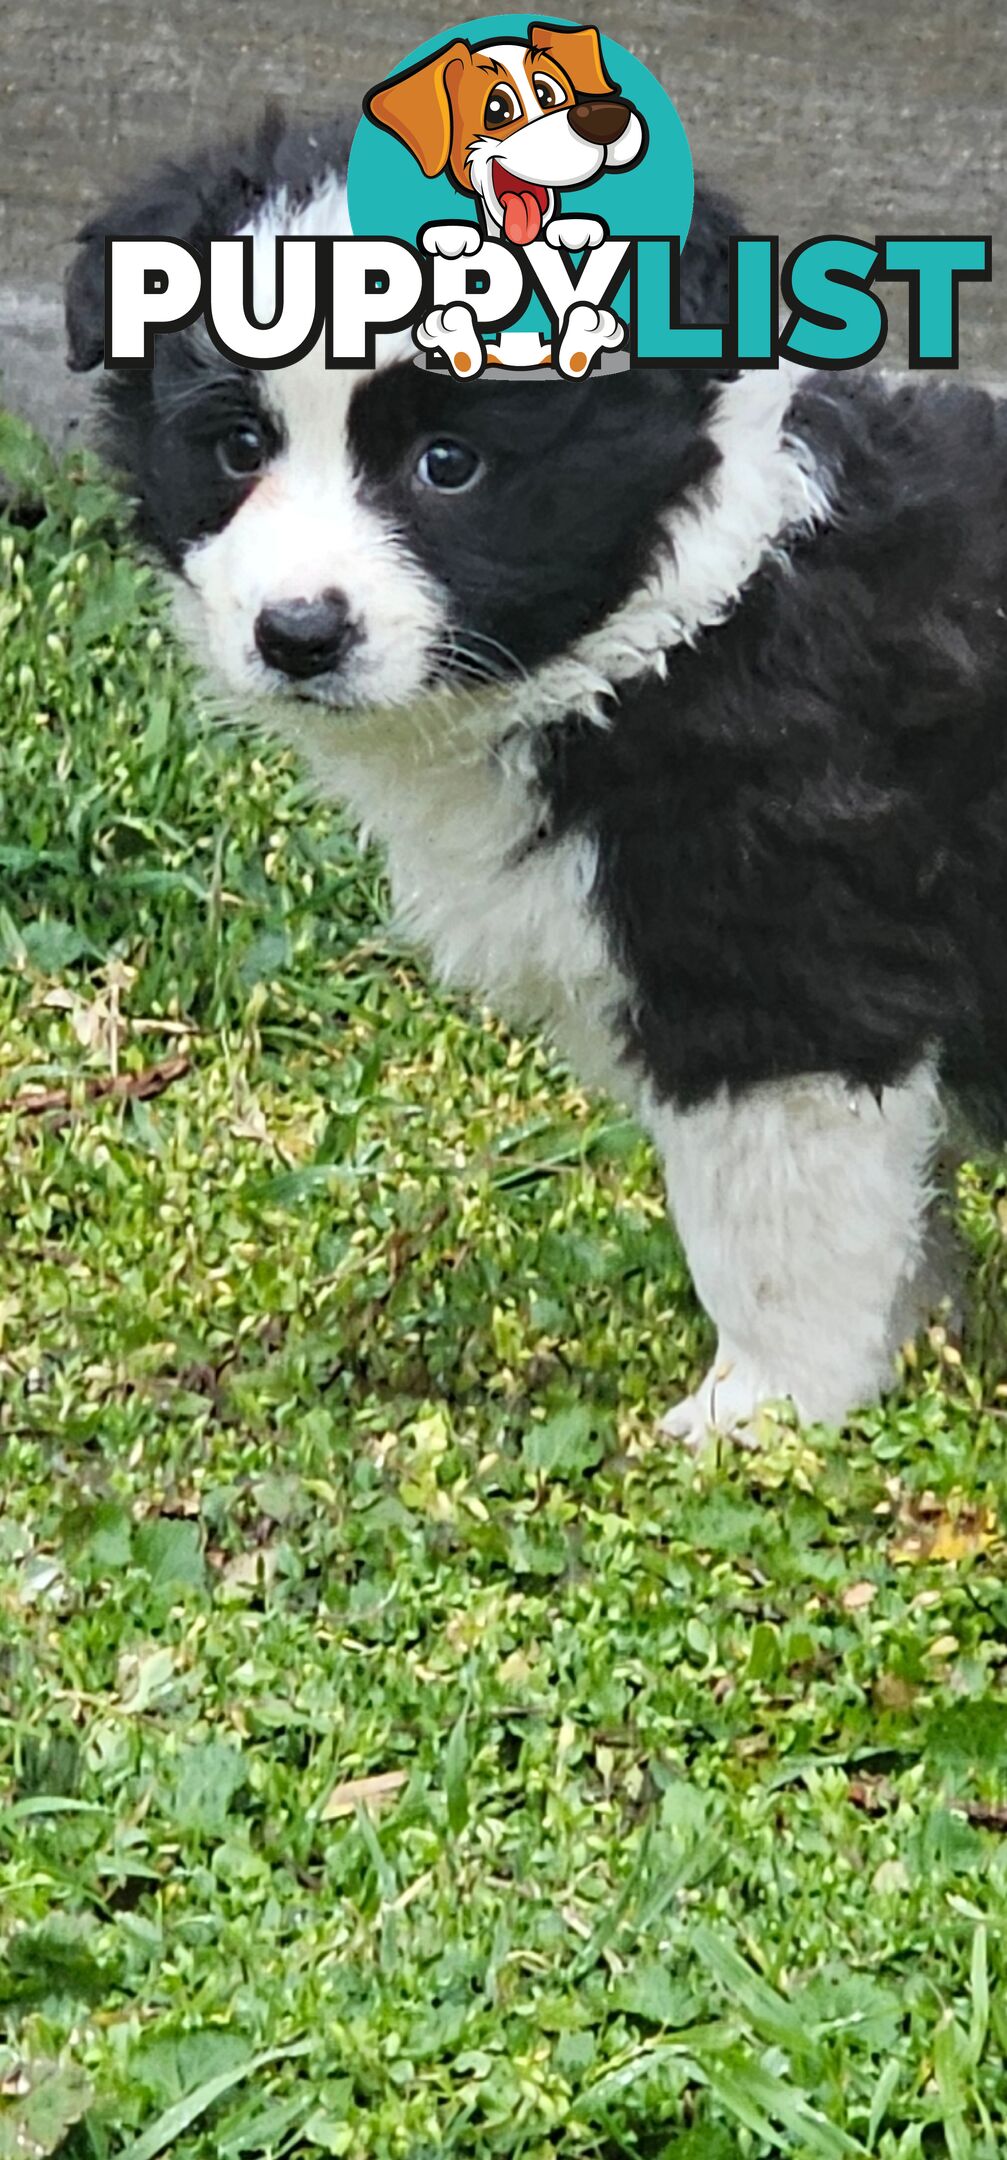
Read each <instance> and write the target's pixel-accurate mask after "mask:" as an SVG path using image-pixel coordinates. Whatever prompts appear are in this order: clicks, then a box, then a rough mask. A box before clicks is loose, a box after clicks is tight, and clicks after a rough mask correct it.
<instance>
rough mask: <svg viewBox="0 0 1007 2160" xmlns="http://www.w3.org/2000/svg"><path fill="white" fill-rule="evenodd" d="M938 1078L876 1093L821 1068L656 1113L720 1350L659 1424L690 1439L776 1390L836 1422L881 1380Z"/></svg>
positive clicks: (912, 1273) (899, 1319)
mask: <svg viewBox="0 0 1007 2160" xmlns="http://www.w3.org/2000/svg"><path fill="white" fill-rule="evenodd" d="M941 1122H942V1119H941V1108H940V1100H939V1095H938V1089H937V1082H936V1078H935V1076H934V1073H933V1071H932V1069H931V1067H930V1066H929V1064H926V1063H921V1064H920V1065H918V1066H916V1067H915V1069H914V1070H913V1072H912V1073H911V1074H910V1075H909V1077H908V1078H907V1079H906V1081H905V1082H904V1083H903V1084H901V1085H900V1086H898V1087H891V1088H885V1089H884V1091H883V1093H882V1094H881V1096H880V1099H879V1098H877V1097H875V1096H874V1095H873V1094H872V1093H871V1092H870V1090H868V1089H860V1088H858V1089H855V1090H851V1089H849V1088H848V1087H847V1086H846V1085H845V1083H844V1082H843V1081H841V1080H840V1079H838V1078H833V1077H830V1076H813V1077H809V1078H807V1079H798V1080H792V1081H787V1082H774V1083H772V1084H767V1085H764V1086H760V1087H758V1088H755V1089H752V1090H750V1091H749V1092H747V1093H746V1094H743V1095H740V1096H734V1097H732V1096H730V1095H729V1094H728V1093H727V1092H726V1090H725V1091H723V1092H721V1093H720V1094H719V1095H717V1096H716V1097H714V1098H713V1099H712V1100H711V1101H709V1102H707V1103H703V1104H701V1105H700V1106H699V1107H698V1108H696V1109H694V1110H689V1111H686V1112H684V1113H677V1112H674V1111H672V1110H669V1109H667V1108H663V1109H662V1108H657V1109H655V1111H654V1112H653V1114H652V1116H651V1117H650V1119H649V1123H650V1126H651V1130H652V1131H653V1133H654V1136H655V1138H656V1140H657V1142H658V1145H659V1146H660V1148H661V1150H662V1153H663V1156H664V1163H665V1170H666V1174H667V1179H668V1193H669V1199H670V1202H671V1207H672V1212H673V1214H674V1216H675V1220H676V1223H677V1226H678V1230H679V1234H680V1236H681V1239H682V1242H683V1245H684V1247H685V1252H686V1257H687V1259H688V1262H689V1265H690V1268H691V1269H692V1275H693V1280H694V1282H695V1285H696V1290H697V1292H698V1294H699V1296H700V1298H701V1299H702V1301H703V1304H704V1305H705V1306H706V1309H707V1311H708V1313H709V1314H710V1317H711V1319H712V1320H713V1321H714V1322H715V1323H716V1327H717V1337H718V1339H717V1351H716V1356H715V1358H714V1361H713V1365H712V1366H711V1368H710V1371H709V1372H708V1373H707V1375H706V1378H705V1379H704V1380H703V1381H702V1383H701V1385H700V1387H699V1388H698V1389H697V1390H696V1393H695V1394H694V1395H691V1396H689V1397H688V1399H687V1400H686V1401H684V1402H681V1403H679V1404H677V1405H676V1406H675V1408H674V1409H673V1410H671V1411H669V1413H668V1415H667V1417H666V1418H665V1419H664V1420H663V1424H662V1429H663V1430H664V1431H665V1432H668V1433H670V1434H671V1435H672V1436H673V1437H675V1438H678V1439H682V1440H686V1441H689V1442H693V1443H695V1442H697V1441H698V1440H699V1439H701V1438H702V1437H703V1435H704V1433H705V1432H706V1431H708V1430H709V1429H710V1428H711V1427H712V1428H714V1429H717V1430H721V1431H726V1432H732V1431H734V1432H737V1431H739V1430H743V1429H744V1426H745V1424H746V1423H747V1422H748V1421H749V1420H750V1419H751V1418H752V1416H753V1415H754V1413H755V1412H756V1410H758V1408H759V1407H760V1405H761V1404H763V1403H765V1402H769V1401H778V1400H781V1399H783V1398H789V1399H790V1400H791V1401H792V1402H793V1403H794V1405H795V1407H796V1409H797V1411H798V1413H799V1415H800V1416H801V1417H802V1418H805V1419H808V1420H812V1419H814V1420H823V1421H825V1422H828V1423H832V1424H838V1423H841V1422H842V1420H843V1419H844V1418H845V1417H846V1415H847V1414H848V1412H849V1411H851V1410H854V1409H856V1408H857V1406H858V1405H861V1404H865V1403H867V1402H870V1401H872V1400H873V1399H874V1398H875V1397H876V1396H877V1395H878V1394H879V1393H881V1392H882V1390H883V1389H885V1388H886V1387H888V1386H890V1385H891V1383H892V1380H893V1379H894V1376H895V1359H896V1354H897V1352H898V1349H899V1347H900V1343H901V1340H902V1336H903V1331H904V1327H905V1320H906V1316H907V1314H908V1313H909V1312H911V1311H912V1310H913V1308H914V1305H915V1302H916V1300H915V1295H914V1289H915V1286H916V1285H917V1284H918V1282H919V1281H920V1279H921V1274H922V1272H923V1271H924V1269H925V1265H926V1260H927V1225H928V1217H929V1211H930V1201H931V1190H932V1187H931V1172H932V1165H933V1160H934V1155H935V1151H936V1147H937V1143H938V1140H939V1137H940V1130H941Z"/></svg>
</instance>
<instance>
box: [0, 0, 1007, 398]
mask: <svg viewBox="0 0 1007 2160" xmlns="http://www.w3.org/2000/svg"><path fill="white" fill-rule="evenodd" d="M469 12H471V13H474V12H475V6H472V7H471V8H470V9H469ZM556 12H557V13H563V14H567V15H569V14H570V13H571V12H574V11H572V10H571V8H570V4H569V0H565V5H564V7H563V9H562V10H557V11H556ZM549 13H550V11H549V9H548V8H543V10H542V14H543V16H544V17H545V19H546V20H548V19H549ZM587 19H588V20H592V19H593V20H597V21H598V22H599V24H600V26H601V27H602V28H603V29H604V30H606V31H607V32H609V33H610V34H611V35H612V36H613V37H616V38H618V39H620V40H621V41H622V42H623V43H624V44H626V45H628V46H630V47H631V48H632V49H633V51H634V52H636V53H638V54H639V56H640V58H641V59H642V60H644V61H646V63H647V65H648V66H649V67H651V68H652V69H653V70H654V72H655V73H656V74H657V75H659V76H660V77H661V78H662V80H663V81H664V82H665V83H666V84H667V86H668V88H669V89H670V91H671V93H672V95H673V97H674V98H675V101H676V103H677V105H678V108H679V111H680V112H681V114H682V117H683V120H684V122H685V125H686V129H687V131H688V134H689V137H690V141H691V143H692V147H693V153H694V156H695V159H696V162H697V165H698V166H699V167H700V168H701V169H702V170H704V171H705V172H707V173H708V174H709V176H710V177H711V178H714V179H716V180H719V181H720V183H721V184H722V185H725V186H727V187H728V188H730V189H731V190H732V191H733V192H734V193H735V194H736V196H737V197H738V199H739V200H740V202H741V203H742V205H743V207H744V208H745V210H746V212H747V213H748V215H749V217H750V218H751V220H752V222H753V225H754V229H755V230H757V231H762V232H780V233H781V234H782V236H783V238H784V239H785V240H787V241H790V242H794V241H796V240H799V239H803V238H807V237H808V236H810V235H811V234H812V233H816V232H827V231H830V230H831V231H836V230H838V231H844V232H851V233H855V234H857V235H858V236H863V237H870V236H873V235H874V233H875V232H877V231H881V232H884V231H888V232H899V231H902V232H913V231H920V232H939V231H946V232H956V231H957V232H963V231H964V232H992V233H993V236H994V274H993V282H992V284H991V285H990V286H986V287H980V286H974V285H973V286H967V287H965V288H963V292H962V338H961V364H962V368H963V371H967V372H968V373H969V374H971V375H973V376H978V377H980V378H985V379H996V378H998V377H1003V378H1005V379H1007V249H1005V250H1004V251H1003V252H1004V260H1003V264H1002V265H1001V262H1000V250H998V246H997V242H998V239H1002V238H1003V236H1004V184H1005V173H1007V0H608V4H606V5H605V6H604V8H599V9H598V10H595V9H593V8H592V9H591V10H589V11H588V14H587ZM449 22H450V17H449V16H447V14H446V0H408V4H407V0H281V4H279V5H277V0H160V4H158V5H156V6H154V7H151V6H150V5H149V0H6V5H5V7H4V10H3V14H2V18H0V394H2V395H4V396H5V397H6V399H7V401H8V402H10V403H13V404H14V405H15V406H17V407H19V408H20V409H21V410H23V411H25V412H26V413H28V414H29V415H30V416H32V417H34V418H35V419H36V420H38V421H40V422H41V423H42V424H43V425H45V426H46V427H47V428H48V430H49V431H50V433H52V434H55V435H59V434H61V433H63V432H64V431H65V429H66V427H67V426H68V425H70V424H72V422H73V419H74V417H75V415H77V414H78V413H79V412H80V411H81V410H82V407H83V403H84V401H85V398H86V392H85V391H84V389H83V386H82V385H81V384H80V383H79V382H74V381H73V379H72V378H70V377H68V376H67V375H66V374H65V372H64V370H63V366H62V352H61V337H60V305H59V293H60V282H61V278H62V273H63V269H64V266H65V263H66V261H67V258H68V255H69V253H70V250H71V245H72V236H73V232H74V229H75V227H76V226H77V225H78V224H79V223H80V221H81V219H82V217H83V216H84V215H85V214H86V213H87V211H88V210H90V209H91V208H92V207H93V206H94V205H95V204H97V203H98V202H100V201H101V199H102V198H103V197H104V196H105V195H106V194H107V193H108V192H109V191H110V189H111V188H112V187H113V186H114V185H115V184H116V183H117V182H118V181H120V180H121V179H123V178H124V177H125V176H127V175H129V174H130V173H133V172H137V171H139V170H142V168H143V166H144V165H145V163H147V162H148V161H150V160H152V159H153V158H155V157H156V156H160V155H162V154H164V153H166V152H173V151H177V150H180V149H182V148H184V146H185V145H186V144H187V143H189V142H191V141H193V140H195V139H197V138H199V137H205V136H207V135H209V136H212V135H214V134H215V133H217V132H218V131H219V130H220V129H221V128H222V127H223V126H227V125H231V124H240V123H241V122H243V121H244V120H247V119H248V118H249V117H250V116H251V115H253V114H254V113H255V112H256V111H257V110H258V109H259V108H260V107H261V105H262V103H263V101H264V99H265V98H266V97H280V98H282V99H283V100H284V101H285V103H286V104H287V105H288V107H289V109H290V110H291V111H294V112H300V113H303V114H305V115H308V116H317V115H319V114H321V113H324V112H325V111H327V110H330V109H331V108H332V107H333V106H334V105H336V104H339V103H343V102H350V103H354V104H359V100H360V97H361V95H362V93H363V92H364V90H366V89H367V88H368V87H369V85H370V84H371V83H372V82H375V81H377V80H378V79H379V78H380V76H381V75H382V74H385V73H387V72H388V71H389V70H390V69H392V68H394V66H395V65H396V64H397V62H398V61H399V60H400V59H401V58H402V57H403V55H404V54H405V53H406V52H408V51H409V50H410V48H411V47H412V46H413V45H415V44H416V43H417V42H418V41H419V39H420V38H422V37H425V36H427V35H430V34H431V33H433V32H434V31H436V30H438V29H440V28H442V27H447V25H448V23H449ZM903 322H904V318H903V317H901V316H900V314H899V312H898V311H897V309H893V331H892V337H891V340H890V344H889V350H888V353H887V355H886V358H887V359H888V361H889V363H891V362H892V361H897V360H898V359H899V357H900V356H901V354H902V353H903V352H904V350H905V345H904V328H903Z"/></svg>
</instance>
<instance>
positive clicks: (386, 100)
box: [364, 38, 472, 180]
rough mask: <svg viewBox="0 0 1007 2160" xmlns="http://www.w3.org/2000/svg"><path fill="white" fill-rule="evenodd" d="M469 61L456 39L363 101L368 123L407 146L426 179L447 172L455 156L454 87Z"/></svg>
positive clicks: (461, 42)
mask: <svg viewBox="0 0 1007 2160" xmlns="http://www.w3.org/2000/svg"><path fill="white" fill-rule="evenodd" d="M471 58H472V54H471V51H470V48H469V47H468V46H467V45H466V43H465V41H464V39H463V38H456V39H455V41H454V44H453V45H446V46H445V47H444V51H443V52H439V53H434V54H433V57H432V58H431V59H429V60H421V61H420V64H419V66H418V67H414V68H411V69H410V71H409V73H408V75H393V76H391V78H390V79H389V81H388V82H383V83H378V85H377V87H376V89H374V90H369V91H368V93H367V96H366V97H365V99H364V111H365V113H366V114H367V117H368V119H369V120H374V121H375V122H376V123H377V125H378V127H383V128H387V130H388V133H389V135H397V136H398V139H399V141H400V142H404V143H405V146H406V149H407V150H411V151H412V153H413V156H414V158H415V159H416V161H417V163H418V164H419V165H421V166H422V168H423V171H424V172H425V174H426V176H427V179H428V180H433V179H436V176H437V174H438V173H442V172H443V171H444V167H445V165H446V164H447V161H448V158H449V156H450V154H451V122H452V112H451V89H452V86H453V84H454V82H455V81H456V80H457V75H458V70H459V69H460V67H461V66H462V65H463V63H464V62H465V61H467V60H471Z"/></svg>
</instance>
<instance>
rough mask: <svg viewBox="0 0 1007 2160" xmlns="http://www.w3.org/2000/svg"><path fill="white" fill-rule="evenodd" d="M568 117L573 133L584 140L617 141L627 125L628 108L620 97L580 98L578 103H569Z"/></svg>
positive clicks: (590, 141)
mask: <svg viewBox="0 0 1007 2160" xmlns="http://www.w3.org/2000/svg"><path fill="white" fill-rule="evenodd" d="M568 118H569V121H570V126H571V127H572V129H573V132H574V134H575V135H581V136H583V139H584V141H585V142H589V143H598V144H601V143H610V142H617V141H618V138H619V136H620V135H624V134H625V132H626V129H627V128H628V126H629V121H630V108H629V106H628V105H624V104H623V102H622V99H621V98H612V97H606V98H582V99H581V102H580V104H579V105H571V107H570V111H569V115H568Z"/></svg>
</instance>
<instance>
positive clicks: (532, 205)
mask: <svg viewBox="0 0 1007 2160" xmlns="http://www.w3.org/2000/svg"><path fill="white" fill-rule="evenodd" d="M502 208H503V219H504V232H505V234H506V236H507V239H508V240H509V241H510V243H511V246H512V247H527V246H528V244H529V241H531V240H537V239H538V236H539V233H540V232H541V230H542V212H541V209H540V208H539V201H538V196H537V195H533V194H532V191H531V189H530V188H521V189H520V190H519V189H518V188H513V189H510V188H509V189H508V191H507V193H506V195H505V196H504V199H503V205H502Z"/></svg>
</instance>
